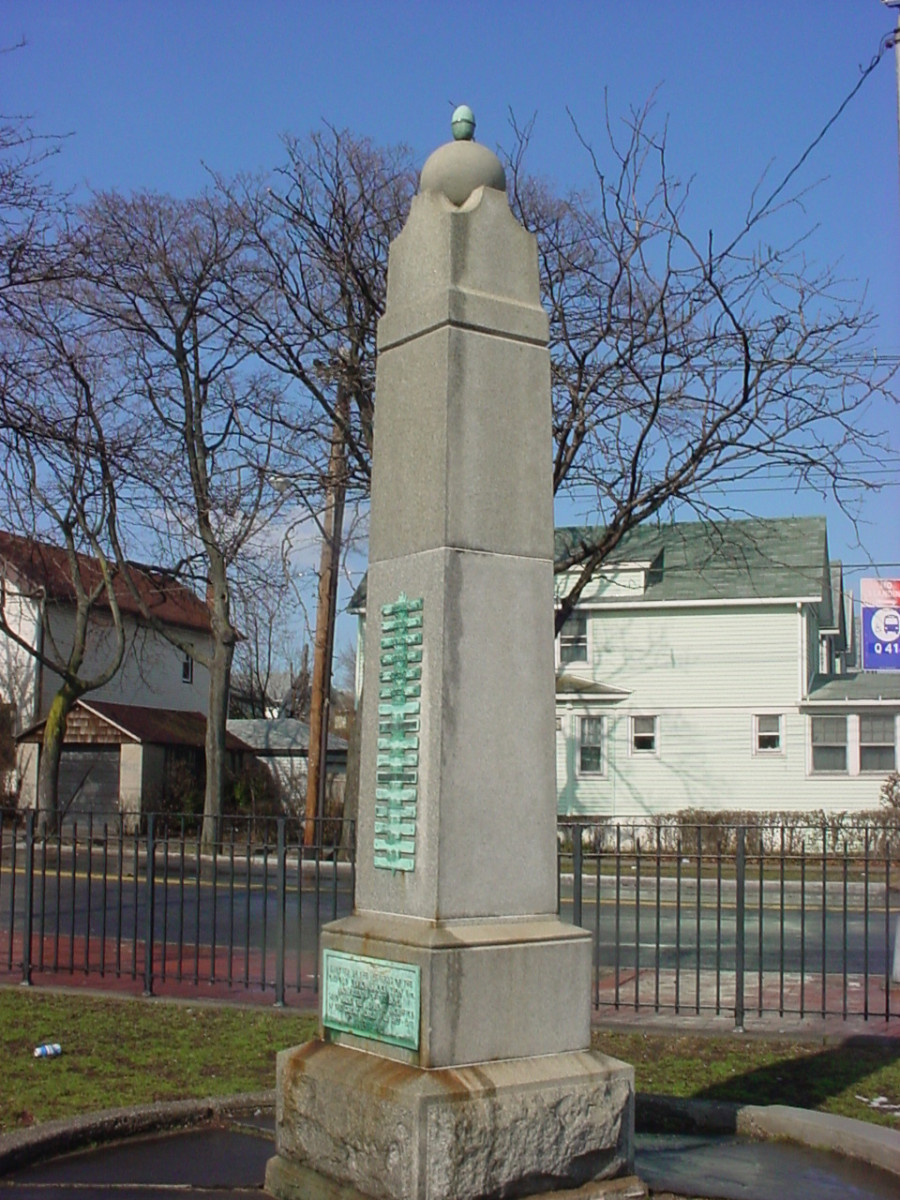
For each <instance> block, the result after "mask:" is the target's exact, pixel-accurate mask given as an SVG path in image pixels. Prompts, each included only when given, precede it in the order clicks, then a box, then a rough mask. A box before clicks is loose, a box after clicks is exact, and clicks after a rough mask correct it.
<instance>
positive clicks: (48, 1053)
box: [34, 1042, 62, 1058]
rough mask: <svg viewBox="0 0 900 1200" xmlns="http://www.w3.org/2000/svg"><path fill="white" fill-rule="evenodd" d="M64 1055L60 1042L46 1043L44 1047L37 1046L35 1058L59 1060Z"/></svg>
mask: <svg viewBox="0 0 900 1200" xmlns="http://www.w3.org/2000/svg"><path fill="white" fill-rule="evenodd" d="M60 1054H62V1046H61V1045H60V1044H59V1042H44V1044H43V1046H35V1048H34V1057H35V1058H59V1056H60Z"/></svg>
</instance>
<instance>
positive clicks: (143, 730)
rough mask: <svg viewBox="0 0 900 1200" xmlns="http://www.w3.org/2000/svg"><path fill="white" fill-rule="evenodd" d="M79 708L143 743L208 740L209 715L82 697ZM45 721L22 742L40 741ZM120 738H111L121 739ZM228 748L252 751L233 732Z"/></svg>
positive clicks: (227, 739)
mask: <svg viewBox="0 0 900 1200" xmlns="http://www.w3.org/2000/svg"><path fill="white" fill-rule="evenodd" d="M76 707H78V708H82V709H85V710H87V712H90V713H95V714H96V715H97V716H98V717H100V718H101V719H102V720H103V721H104V722H106V723H107V724H109V725H114V726H115V727H116V729H117V730H120V731H122V732H124V733H125V734H127V735H128V737H129V738H131V739H133V740H134V741H136V742H140V743H141V744H142V745H151V746H198V747H202V746H203V745H204V742H205V740H206V717H205V716H204V715H203V713H199V712H178V711H174V710H172V709H168V708H146V707H144V706H143V705H140V704H115V703H113V702H112V701H108V700H84V699H82V700H78V701H76ZM44 724H45V721H41V722H40V723H39V724H37V725H34V726H32V727H31V728H30V729H27V730H25V732H24V733H22V734H20V738H19V740H21V741H28V742H33V741H39V740H40V734H41V732H42V730H43V728H44ZM121 740H122V739H121V738H120V737H116V738H110V741H121ZM225 747H226V749H227V750H236V751H248V752H250V750H251V747H249V746H247V745H246V744H245V743H244V742H242V741H241V739H240V738H238V737H235V736H234V734H233V733H226V735H225Z"/></svg>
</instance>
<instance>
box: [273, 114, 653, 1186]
mask: <svg viewBox="0 0 900 1200" xmlns="http://www.w3.org/2000/svg"><path fill="white" fill-rule="evenodd" d="M473 130H474V118H473V117H472V114H471V111H470V110H468V109H467V108H465V106H463V108H461V109H457V111H456V113H455V114H454V136H455V137H456V138H457V140H455V141H453V142H450V143H448V144H447V145H444V146H441V147H440V148H439V149H438V150H436V151H435V152H434V153H433V154H432V155H431V157H430V158H429V159H428V160H427V162H426V163H425V166H424V168H423V170H422V174H421V178H420V186H419V193H418V195H417V196H416V197H415V199H414V200H413V203H412V208H411V211H410V214H409V218H408V220H407V223H406V225H405V227H404V229H403V231H402V233H401V234H400V235H399V236H398V237H397V239H396V240H395V242H394V243H393V245H392V246H391V251H390V261H389V269H388V290H387V305H386V311H385V314H384V316H383V318H382V319H381V321H380V323H379V327H378V365H377V396H378V404H377V418H376V426H375V447H374V456H373V474H372V505H371V526H370V542H369V573H368V596H367V614H368V616H367V628H366V661H365V673H364V689H363V697H364V698H363V710H362V718H361V719H362V751H361V765H360V798H359V826H358V836H357V864H358V865H357V889H356V906H355V908H354V911H353V914H352V915H351V916H350V917H347V918H345V919H344V920H341V921H337V922H335V923H333V924H331V925H329V926H328V927H326V929H325V930H324V931H323V934H322V971H321V978H322V992H321V1008H320V1028H319V1036H318V1037H317V1038H316V1039H315V1040H314V1041H312V1042H309V1043H307V1044H305V1045H303V1046H299V1047H295V1048H293V1049H291V1050H285V1051H283V1052H282V1053H281V1054H279V1056H278V1080H277V1094H278V1101H277V1104H278V1110H277V1122H276V1130H277V1132H276V1138H277V1142H276V1148H277V1155H276V1157H275V1158H273V1159H272V1160H270V1163H269V1167H268V1171H267V1175H266V1188H267V1190H268V1191H269V1192H272V1193H274V1194H275V1195H276V1196H278V1197H282V1198H284V1200H288V1198H290V1200H299V1197H301V1196H302V1197H304V1200H309V1198H312V1197H320V1196H329V1197H336V1196H338V1195H340V1196H341V1197H342V1198H343V1200H347V1198H349V1197H353V1196H355V1195H361V1196H368V1197H377V1198H385V1200H419V1198H421V1200H468V1198H475V1197H487V1196H521V1195H528V1194H532V1193H539V1192H547V1191H553V1190H555V1189H562V1188H572V1187H578V1186H580V1185H583V1184H585V1183H587V1182H589V1181H591V1180H595V1179H603V1178H609V1177H612V1176H616V1175H620V1174H624V1173H627V1172H628V1171H630V1170H631V1167H632V1162H633V1127H634V1119H633V1072H632V1069H631V1068H630V1067H628V1066H626V1065H625V1064H624V1063H621V1062H617V1061H616V1060H614V1059H610V1058H607V1057H605V1056H603V1055H599V1054H596V1053H592V1052H591V1051H590V979H591V944H590V936H589V934H588V933H586V932H585V931H583V930H581V929H578V928H575V927H572V926H569V925H564V924H562V923H561V922H560V921H559V920H558V917H557V913H556V812H555V805H554V797H555V764H554V742H555V739H554V686H553V680H554V661H553V622H552V611H553V503H552V486H551V425H550V421H551V409H550V362H549V355H548V351H547V332H548V325H547V317H546V314H545V313H544V311H543V309H542V308H541V303H540V296H539V281H538V265H537V251H536V244H535V241H534V238H533V237H532V236H531V234H529V233H528V232H526V231H525V230H524V229H523V228H522V227H521V226H520V225H519V224H518V223H517V222H516V220H515V219H514V217H513V215H512V213H511V211H510V209H509V205H508V203H507V199H506V183H505V177H504V172H503V167H502V165H501V163H500V161H499V160H498V159H497V157H496V156H495V155H494V154H493V153H491V151H490V150H488V149H487V148H486V147H484V146H482V145H480V144H478V143H476V142H474V141H473V140H471V134H472V131H473Z"/></svg>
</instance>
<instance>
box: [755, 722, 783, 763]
mask: <svg viewBox="0 0 900 1200" xmlns="http://www.w3.org/2000/svg"><path fill="white" fill-rule="evenodd" d="M753 722H754V725H755V727H756V732H755V743H756V752H757V754H780V753H781V717H780V716H779V715H778V714H777V713H760V715H759V716H757V717H754V718H753Z"/></svg>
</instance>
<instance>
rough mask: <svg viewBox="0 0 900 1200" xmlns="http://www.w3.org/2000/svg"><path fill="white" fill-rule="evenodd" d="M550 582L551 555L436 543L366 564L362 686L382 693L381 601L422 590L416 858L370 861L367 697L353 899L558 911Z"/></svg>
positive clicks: (374, 907)
mask: <svg viewBox="0 0 900 1200" xmlns="http://www.w3.org/2000/svg"><path fill="white" fill-rule="evenodd" d="M552 589H553V576H552V569H551V566H550V562H549V560H547V561H546V562H542V561H540V560H536V559H533V558H515V557H509V556H500V555H485V554H471V553H466V552H462V551H458V550H454V549H441V550H436V551H431V552H428V553H423V554H415V555H410V556H408V557H405V558H401V559H394V560H392V561H391V562H382V563H376V564H374V565H373V566H372V567H371V569H370V571H369V611H370V613H371V614H372V615H371V617H370V622H371V624H370V626H369V629H368V632H367V644H368V646H369V648H370V653H369V655H367V660H366V665H365V688H364V694H365V695H366V696H369V695H376V696H377V693H378V683H379V681H378V674H379V663H378V661H377V648H378V645H379V642H380V637H381V634H380V612H381V607H382V605H384V604H390V603H392V602H393V601H395V600H396V599H397V597H398V596H399V595H400V594H401V592H403V593H405V594H406V595H407V596H415V597H422V598H423V600H424V608H423V642H424V646H423V655H422V696H421V705H420V708H421V714H420V729H419V734H418V737H419V753H418V773H419V776H418V779H419V782H418V805H417V817H416V822H417V836H416V870H415V871H414V872H399V871H398V872H397V873H396V874H393V873H392V872H390V871H385V870H381V869H378V868H376V867H375V865H374V852H373V843H374V820H375V813H374V805H373V804H371V802H370V801H369V798H370V797H374V793H375V787H376V782H375V781H376V762H377V744H378V736H377V714H375V713H373V712H371V711H369V710H367V709H366V708H365V705H364V712H363V717H362V722H363V734H362V752H361V763H360V812H359V826H358V836H357V845H358V848H359V849H358V854H357V891H356V905H357V907H358V908H360V909H366V910H369V911H372V912H382V913H398V914H403V915H406V916H410V917H417V918H420V919H423V920H428V921H453V920H460V919H462V920H466V919H477V918H480V917H494V916H502V917H509V916H528V917H531V916H535V915H550V914H555V913H556V812H555V807H554V805H553V796H554V794H555V786H556V782H555V775H554V770H555V766H554V761H553V744H554V743H553V737H554V733H553V731H554V707H553V706H554V692H553V643H552V640H551V638H550V637H549V636H545V635H549V634H550V633H552V629H551V626H550V619H549V616H548V614H549V613H550V612H551V610H552V604H553V591H552ZM525 698H527V701H526V699H525ZM585 996H586V994H585ZM585 1004H587V999H586V998H585Z"/></svg>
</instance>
